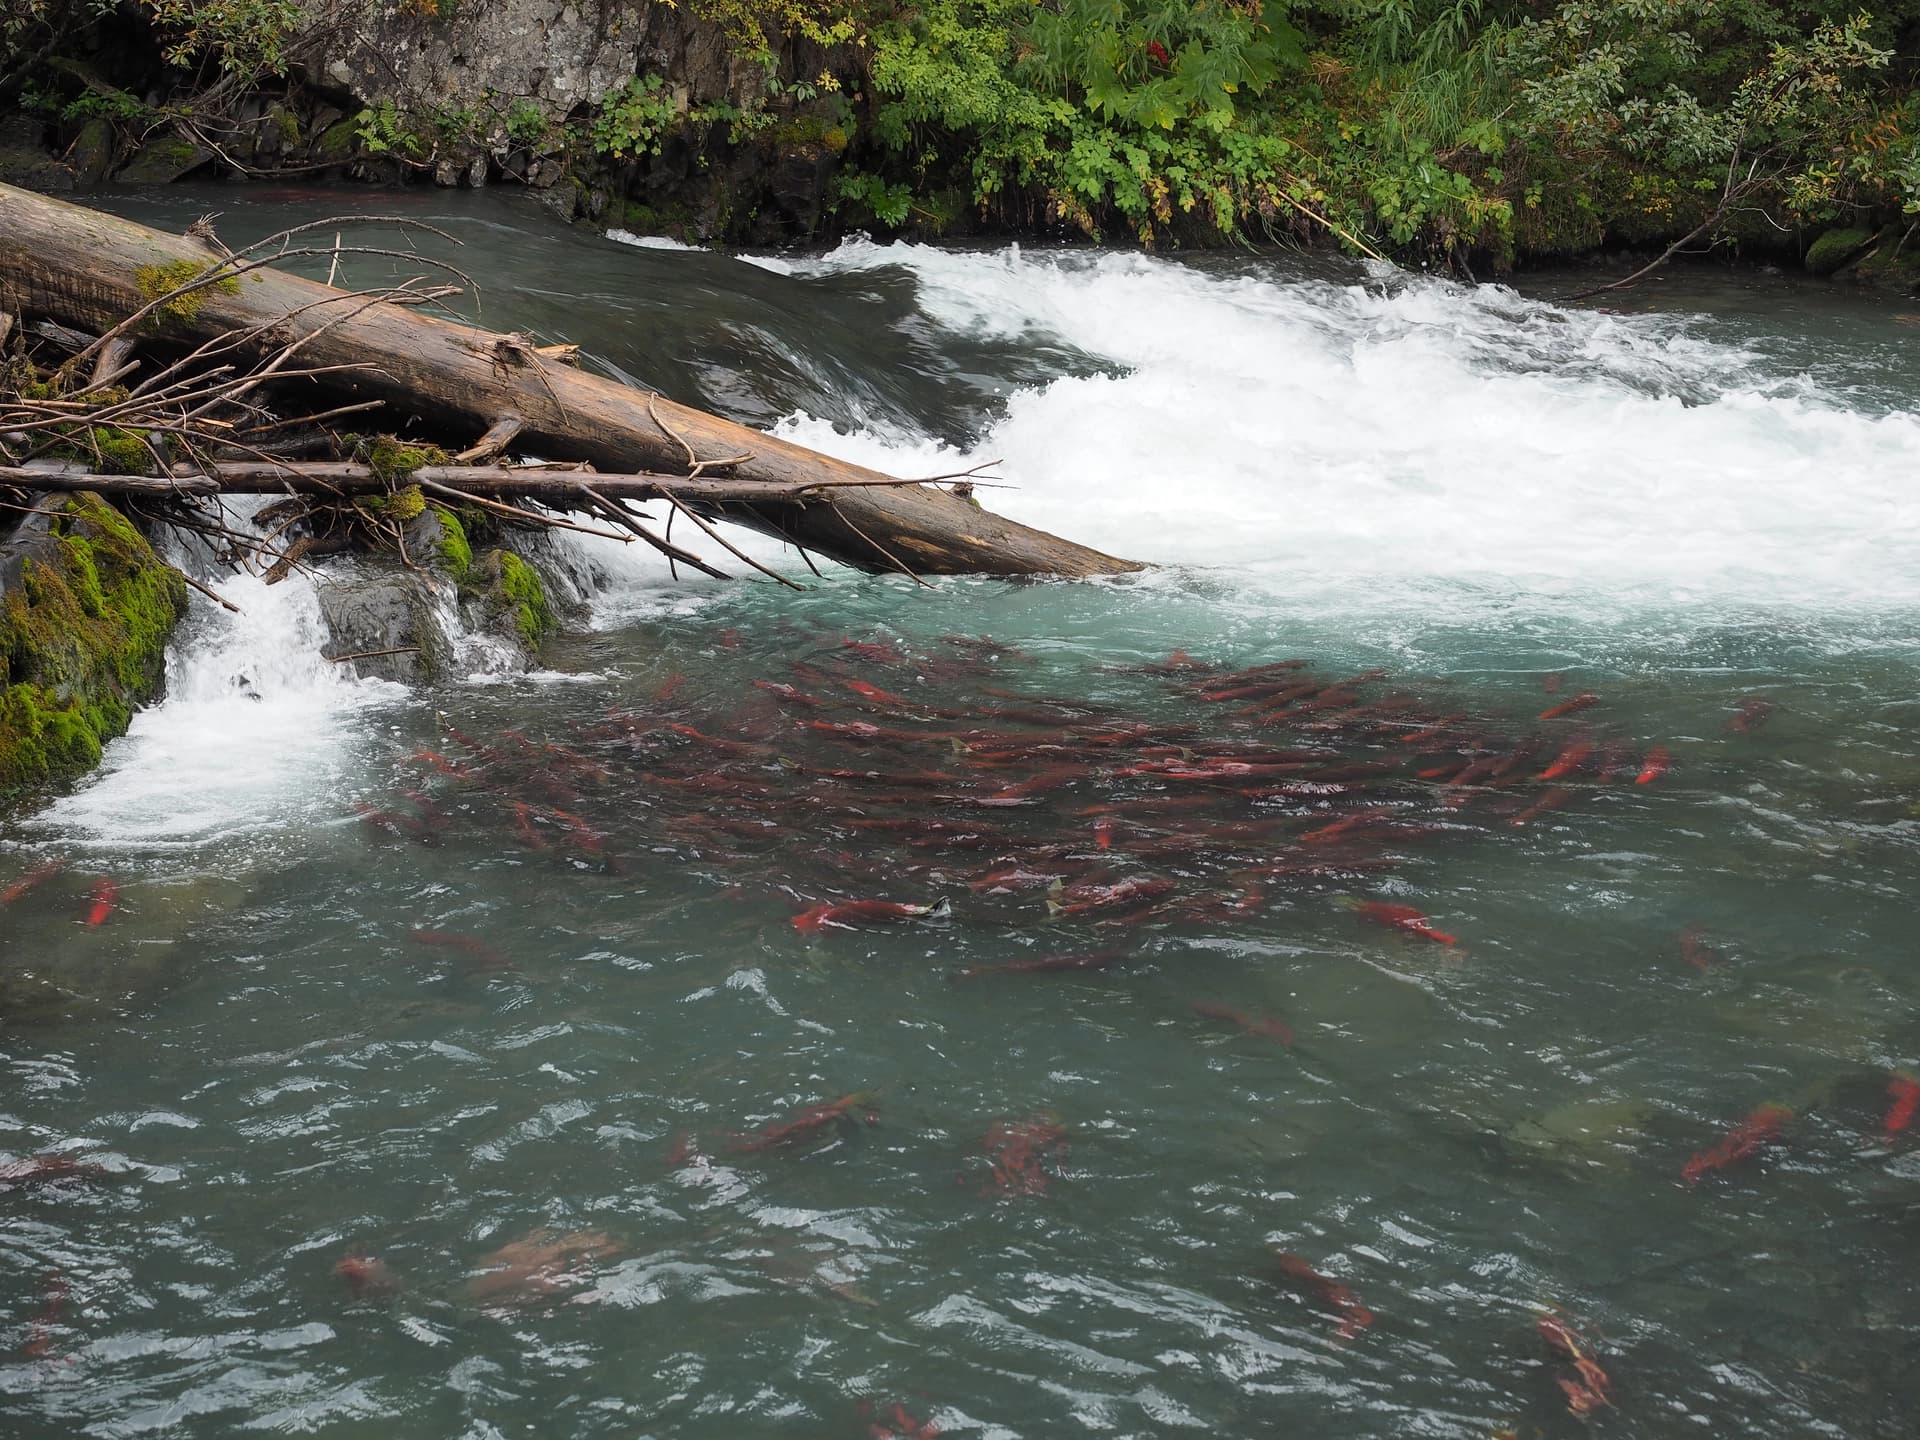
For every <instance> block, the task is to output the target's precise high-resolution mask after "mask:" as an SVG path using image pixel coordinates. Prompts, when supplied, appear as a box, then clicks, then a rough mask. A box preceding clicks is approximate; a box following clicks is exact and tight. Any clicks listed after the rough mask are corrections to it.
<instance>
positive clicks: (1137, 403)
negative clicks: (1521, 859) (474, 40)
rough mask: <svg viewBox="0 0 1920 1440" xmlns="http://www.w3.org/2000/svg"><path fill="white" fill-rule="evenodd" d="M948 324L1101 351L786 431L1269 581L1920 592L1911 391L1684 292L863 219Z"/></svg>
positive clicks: (1756, 599)
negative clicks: (1061, 242)
mask: <svg viewBox="0 0 1920 1440" xmlns="http://www.w3.org/2000/svg"><path fill="white" fill-rule="evenodd" d="M787 267H788V268H789V269H790V271H791V272H792V274H793V276H794V278H795V280H796V282H797V283H806V281H807V280H808V279H809V278H812V277H819V276H830V275H831V276H842V275H846V274H848V273H852V272H857V271H862V270H874V269H879V268H882V267H897V268H900V269H904V270H906V271H908V272H910V273H911V274H912V275H913V277H914V279H915V281H916V282H917V285H918V303H919V306H920V308H921V309H922V310H923V311H924V312H925V313H926V314H927V316H928V317H929V318H930V319H931V320H932V321H933V322H934V323H935V324H937V325H938V326H940V327H943V328H945V329H947V330H949V331H951V332H953V333H955V334H959V335H974V336H989V337H994V338H999V339H1017V338H1027V339H1032V340H1035V341H1048V342H1053V343H1061V344H1065V345H1069V346H1071V347H1073V348H1075V349H1077V350H1080V351H1082V352H1085V353H1088V354H1091V355H1094V356H1098V357H1103V358H1105V359H1108V360H1110V361H1112V362H1113V364H1114V371H1113V373H1108V374H1094V375H1079V376H1069V377H1063V378H1061V379H1058V380H1055V381H1053V382H1052V383H1050V384H1047V385H1045V386H1042V387H1038V388H1027V389H1022V390H1019V391H1017V392H1016V393H1014V394H1013V395H1012V396H1011V397H1010V399H1009V401H1008V403H1007V406H1006V411H1005V414H1004V415H1003V416H1002V417H1000V418H999V419H998V420H997V421H996V422H994V423H993V424H992V425H991V427H990V429H989V430H988V432H987V434H986V435H985V437H984V438H983V439H982V440H981V442H980V443H978V444H977V445H974V446H972V447H971V448H970V449H968V450H965V451H958V450H954V449H950V448H948V447H944V446H940V445H937V444H934V443H933V442H931V441H924V440H921V441H914V440H908V441H902V440H900V439H898V438H894V437H886V436H882V435H878V434H872V433H853V434H847V433H840V432H837V431H835V430H834V429H833V428H832V427H831V426H829V425H826V424H824V423H822V422H820V421H817V420H814V419H811V418H809V417H807V416H805V415H795V416H792V417H790V418H789V419H788V420H787V421H786V422H785V423H784V424H783V425H782V426H781V427H780V433H782V434H784V435H786V436H788V437H789V438H792V439H795V440H798V441H800V442H801V443H804V444H808V445H812V446H815V447H816V448H819V449H822V450H826V451H829V452H831V453H833V454H836V455H840V456H842V457H844V458H847V459H851V460H857V461H859V462H861V463H863V464H868V465H873V466H875V467H877V468H881V469H886V470H891V471H893V472H895V473H905V474H914V473H927V472H931V471H941V470H953V469H959V468H964V467H965V466H968V465H972V464H974V463H977V462H979V461H981V460H986V459H992V458H998V459H1000V460H1001V461H1002V462H1003V463H1002V466H1001V472H1002V473H1003V474H1004V476H1005V477H1006V478H1007V480H1008V481H1009V482H1010V483H1012V484H1014V485H1016V486H1018V489H1017V490H1014V491H1009V492H997V493H995V494H994V495H993V496H992V497H991V500H990V503H991V504H992V505H993V507H994V508H996V509H998V510H1001V511H1003V512H1004V513H1006V514H1008V515H1010V516H1012V517H1014V518H1016V519H1020V520H1023V521H1026V522H1028V523H1030V524H1034V525H1038V526H1040V527H1042V528H1044V529H1049V530H1054V531H1057V532H1059V533H1062V534H1065V535H1069V536H1072V537H1073V538H1075V539H1077V540H1082V541H1085V542H1087V543H1089V544H1093V545H1096V546H1099V547H1101V548H1103V549H1108V550H1111V551H1114V552H1116V553H1120V554H1125V555H1130V556H1134V557H1137V558H1140V559H1145V560H1151V561H1156V562H1161V563H1165V564H1174V565H1181V566H1199V567H1216V568H1226V569H1230V570H1235V571H1241V572H1244V578H1245V580H1246V582H1247V583H1248V584H1250V585H1253V586H1256V587H1257V588H1259V589H1260V590H1262V591H1265V592H1268V593H1274V592H1278V593H1279V594H1282V595H1287V596H1294V597H1299V598H1302V599H1304V598H1306V597H1309V596H1311V597H1315V598H1316V600H1317V601H1321V600H1323V601H1325V602H1327V603H1330V604H1333V605H1336V606H1340V607H1350V606H1355V605H1359V606H1363V607H1365V608H1368V609H1374V608H1379V607H1386V608H1393V607H1396V606H1416V607H1422V608H1424V607H1427V606H1430V605H1431V604H1432V603H1433V582H1435V581H1444V582H1453V588H1454V589H1455V590H1456V591H1457V593H1459V594H1460V595H1462V596H1467V595H1468V594H1469V592H1471V594H1472V596H1473V602H1472V603H1474V604H1481V603H1484V601H1485V600H1486V599H1487V598H1488V597H1497V599H1498V603H1501V604H1506V603H1513V602H1521V603H1524V602H1526V601H1528V600H1529V599H1538V600H1541V601H1545V602H1561V601H1570V602H1578V603H1582V604H1586V603H1593V604H1604V605H1606V606H1608V607H1610V608H1621V609H1644V608H1647V607H1655V608H1662V609H1665V608H1671V607H1681V608H1688V607H1694V606H1699V605H1725V604H1733V605H1763V606H1787V607H1793V606H1810V607H1816V608H1822V607H1827V608H1831V607H1839V608H1846V607H1856V606H1859V607H1872V608H1876V609H1884V608H1900V609H1904V608H1908V607H1912V606H1914V605H1916V604H1920V503H1916V501H1915V499H1914V496H1913V491H1912V487H1911V482H1910V479H1909V477H1910V476H1912V475H1913V474H1914V473H1915V472H1916V469H1920V420H1916V418H1915V417H1914V416H1913V415H1912V414H1911V413H1907V412H1896V413H1890V414H1879V415H1873V414H1863V413H1860V412H1858V411H1856V410H1853V409H1850V408H1849V407H1848V405H1847V404H1846V402H1845V399H1844V397H1842V396H1836V395H1831V394H1828V393H1826V392H1824V391H1823V390H1822V389H1821V387H1820V386H1819V385H1817V384H1816V383H1815V382H1813V381H1812V380H1811V379H1809V378H1808V377H1806V376H1804V375H1799V374H1793V373H1768V370H1767V368H1766V365H1765V362H1764V360H1763V359H1762V357H1760V356H1758V355H1756V354H1755V353H1754V352H1753V351H1751V350H1748V349H1743V348H1740V347H1738V346H1732V345H1728V344H1725V343H1721V342H1719V341H1717V340H1714V339H1711V338H1707V337H1705V336H1703V335H1701V334H1699V333H1698V327H1697V326H1696V325H1695V324H1693V323H1691V322H1689V320H1687V319H1686V318H1685V317H1676V316H1671V315H1667V316H1654V317H1642V316H1621V315H1612V314H1607V313H1604V312H1599V311H1578V310H1567V309H1561V308H1557V307H1554V306H1552V305H1548V304H1545V303H1543V302H1539V301H1534V300H1529V299H1526V298H1524V297H1522V296H1520V295H1518V294H1516V293H1514V292H1513V291H1511V290H1508V289H1504V288H1502V287H1497V286H1487V287H1481V288H1478V289H1468V288H1463V287H1459V286H1455V285H1451V284H1448V283H1444V282H1440V281H1433V280H1420V279H1411V280H1410V279H1407V278H1405V277H1400V276H1397V275H1394V276H1389V275H1385V274H1380V273H1376V274H1374V275H1372V276H1370V277H1369V278H1366V279H1363V280H1360V281H1358V282H1356V283H1351V284H1334V283H1329V282H1326V281H1319V280H1288V279H1282V278H1277V277H1276V276H1275V275H1273V274H1249V273H1246V272H1245V271H1244V270H1242V271H1241V272H1240V273H1228V274H1221V273H1210V272H1207V271H1203V270H1200V269H1196V268H1194V267H1191V266H1188V265H1184V264H1178V263H1173V262H1169V261H1165V260H1160V259H1155V258H1152V257H1147V256H1141V255H1118V254H1108V255H1096V254H1088V253H1081V252H1042V253H1037V254H1036V253H1029V252H1026V251H1023V250H1021V249H1019V248H1018V247H1009V248H1007V249H1003V250H999V251H994V252H977V251H954V250H944V249H937V248H934V247H930V246H920V245H905V244H895V245H876V244H874V243H872V242H871V241H866V240H856V241H850V242H847V243H846V244H843V245H842V246H841V247H840V248H839V249H837V250H835V251H833V252H832V253H831V254H828V255H826V256H822V257H817V258H814V259H811V260H801V261H789V262H787Z"/></svg>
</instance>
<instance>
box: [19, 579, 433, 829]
mask: <svg viewBox="0 0 1920 1440" xmlns="http://www.w3.org/2000/svg"><path fill="white" fill-rule="evenodd" d="M215 588H217V589H218V590H219V592H220V593H221V594H222V595H223V596H225V597H226V598H227V599H228V600H229V601H231V602H232V603H233V604H235V605H237V606H239V607H240V610H239V613H238V614H235V613H233V612H231V611H227V610H224V609H218V608H216V607H214V606H213V605H212V604H210V603H208V602H206V601H203V600H200V599H198V598H196V599H195V601H194V608H193V611H192V613H191V615H190V617H189V619H188V621H187V622H186V623H185V624H183V625H182V627H181V631H180V633H179V635H178V636H176V638H175V640H174V643H173V645H172V646H171V647H170V649H169V653H168V656H167V685H168V694H167V698H166V701H165V703H163V704H160V705H156V706H153V707H150V708H148V709H145V710H142V711H140V712H139V713H138V714H137V715H135V716H134V719H133V725H132V727H131V728H130V729H129V730H128V732H127V734H126V735H125V736H124V737H123V738H121V739H119V740H116V741H114V742H112V743H111V744H110V745H109V746H108V747H107V753H106V758H105V761H104V763H103V764H102V766H101V768H100V770H99V771H98V772H97V773H96V774H95V775H93V776H92V777H90V778H89V779H88V780H87V781H86V782H85V783H84V784H83V785H82V786H81V787H80V788H79V789H78V790H76V791H74V792H73V793H72V794H70V795H67V796H65V797H63V798H61V799H59V800H56V801H55V802H54V803H53V804H52V805H51V806H49V807H48V808H47V809H46V810H45V811H43V812H41V813H40V814H39V815H38V816H36V817H35V819H34V822H33V824H34V827H35V828H36V829H40V830H43V831H51V832H54V833H57V834H59V835H60V836H61V837H62V838H63V839H65V840H66V841H67V842H68V843H71V844H76V845H79V846H82V847H84V846H87V845H91V844H97V845H102V846H107V847H110V848H112V849H114V850H127V849H146V850H156V851H166V850H195V849H199V848H201V847H204V846H207V845H212V844H220V843H222V842H227V841H232V840H236V839H242V838H245V837H248V836H257V835H260V834H264V833H270V832H272V831H274V830H277V829H279V828H280V827H283V826H285V825H288V824H290V823H300V822H311V821H314V820H317V819H320V818H323V817H325V818H331V817H334V816H337V815H338V814H339V812H340V792H341V786H342V784H343V782H344V781H345V780H346V778H347V777H348V776H349V775H350V774H352V773H353V772H354V771H355V770H357V768H358V766H357V765H356V763H355V759H356V753H355V752H356V751H357V749H358V748H359V747H360V746H361V745H363V744H365V743H367V741H366V739H365V726H364V725H363V723H362V721H361V718H360V717H362V716H363V715H364V714H365V713H366V712H368V711H370V710H377V709H379V708H381V707H383V706H390V705H392V704H394V703H396V702H398V701H401V700H404V699H405V698H406V696H407V695H408V694H409V692H408V691H407V690H406V688H405V687H404V686H400V685H392V684H388V683H385V682H382V681H374V680H353V679H351V678H349V677H347V676H345V675H344V674H343V673H342V670H343V667H341V666H339V665H334V664H331V663H329V662H328V661H326V660H324V659H323V658H321V655H320V647H321V646H322V645H323V644H324V643H325V642H326V639H327V633H326V624H325V621H324V620H323V619H322V618H321V614H320V602H319V598H318V596H317V595H316V593H315V591H314V587H313V584H312V582H311V581H310V580H308V579H307V578H305V577H303V576H298V575H296V576H293V577H290V578H289V579H287V580H286V581H284V582H282V583H281V584H279V585H268V584H267V583H266V582H265V581H264V580H262V579H260V578H259V577H257V576H252V575H236V576H232V577H230V578H227V579H225V580H223V581H221V582H219V583H218V585H217V586H216V587H215Z"/></svg>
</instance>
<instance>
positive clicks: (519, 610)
mask: <svg viewBox="0 0 1920 1440" xmlns="http://www.w3.org/2000/svg"><path fill="white" fill-rule="evenodd" d="M468 580H469V584H468V589H469V591H470V593H471V594H472V595H473V596H474V597H475V599H476V600H477V602H478V603H479V605H480V606H481V607H482V608H483V611H484V614H485V616H486V620H487V623H488V624H489V625H491V626H492V627H494V628H496V629H498V630H499V632H500V633H501V634H502V635H504V636H506V637H507V638H509V639H514V640H518V641H519V642H520V643H521V644H522V645H524V646H525V647H526V649H527V653H528V654H529V655H534V654H537V653H538V652H539V650H540V645H541V642H542V641H544V640H545V639H546V638H547V636H549V635H550V634H552V633H553V631H554V630H555V628H556V627H557V626H558V624H559V621H558V620H557V619H556V618H555V616H554V613H553V606H552V604H551V603H550V602H549V601H548V599H547V587H546V584H545V583H544V582H543V581H542V580H541V578H540V572H539V571H538V570H536V569H534V568H533V566H531V565H529V564H528V563H527V562H526V561H525V560H522V559H521V558H520V557H519V556H518V555H516V554H514V553H513V552H512V551H511V550H498V549H496V550H489V551H488V552H487V553H486V555H485V556H483V557H482V558H481V559H480V561H479V562H478V563H477V564H475V565H474V566H473V568H472V571H471V573H470V575H469V577H468Z"/></svg>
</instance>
